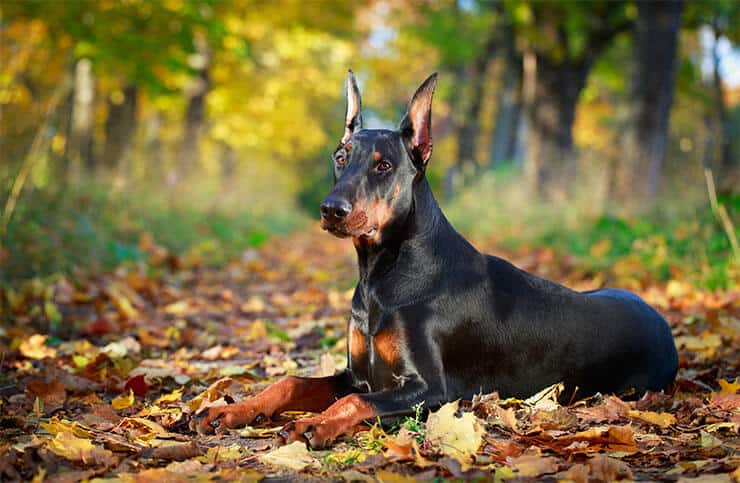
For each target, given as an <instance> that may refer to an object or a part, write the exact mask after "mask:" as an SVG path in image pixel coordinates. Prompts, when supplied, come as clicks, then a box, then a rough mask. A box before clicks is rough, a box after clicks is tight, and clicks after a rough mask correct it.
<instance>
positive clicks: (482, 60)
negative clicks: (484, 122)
mask: <svg viewBox="0 0 740 483" xmlns="http://www.w3.org/2000/svg"><path fill="white" fill-rule="evenodd" d="M495 47H496V44H495V42H494V41H493V39H492V40H491V41H489V42H488V43H487V44H486V46H485V48H484V49H483V51H482V52H481V53H480V55H479V56H478V57H477V58H476V59H475V60H474V61H473V63H472V65H470V66H469V67H467V68H466V66H461V67H460V69H459V70H458V72H457V75H456V76H455V77H456V83H457V85H458V86H464V88H463V87H461V88H460V92H459V93H458V94H457V96H458V98H457V99H456V102H455V104H456V105H458V106H459V115H458V119H457V159H456V160H455V164H454V165H452V166H450V167H449V168H448V171H447V174H446V178H447V180H446V183H445V184H446V186H447V195H448V196H449V197H452V196H454V191H455V186H456V185H457V184H458V183H459V181H460V180H459V179H457V178H458V177H459V176H460V175H461V174H462V171H463V169H464V167H465V166H468V165H475V163H476V161H477V159H476V158H477V155H478V140H479V137H480V110H481V104H482V103H481V100H482V98H483V90H484V87H485V81H486V73H487V71H488V65H489V63H490V61H491V59H492V58H493V55H494V53H495V51H496V48H495Z"/></svg>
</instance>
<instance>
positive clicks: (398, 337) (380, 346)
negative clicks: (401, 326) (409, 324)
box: [373, 327, 403, 367]
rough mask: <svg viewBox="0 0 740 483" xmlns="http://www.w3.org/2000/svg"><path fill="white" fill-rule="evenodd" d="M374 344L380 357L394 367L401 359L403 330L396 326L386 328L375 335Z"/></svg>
mask: <svg viewBox="0 0 740 483" xmlns="http://www.w3.org/2000/svg"><path fill="white" fill-rule="evenodd" d="M373 346H374V348H375V353H376V354H377V355H378V357H380V358H381V359H382V360H383V361H384V362H385V363H386V364H388V365H389V366H391V367H394V366H396V365H397V364H398V363H399V362H400V361H401V347H403V332H401V331H400V330H398V329H397V328H395V327H387V328H384V329H383V330H381V331H380V332H378V334H377V335H375V337H373Z"/></svg>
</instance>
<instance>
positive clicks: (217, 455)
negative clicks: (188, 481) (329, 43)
mask: <svg viewBox="0 0 740 483" xmlns="http://www.w3.org/2000/svg"><path fill="white" fill-rule="evenodd" d="M243 457H244V451H243V448H242V447H241V446H239V445H238V444H232V445H231V446H214V447H212V448H208V451H207V452H206V454H204V455H203V456H200V457H199V458H198V461H200V462H202V463H206V464H212V465H215V464H218V463H219V462H222V461H236V460H240V459H242V458H243Z"/></svg>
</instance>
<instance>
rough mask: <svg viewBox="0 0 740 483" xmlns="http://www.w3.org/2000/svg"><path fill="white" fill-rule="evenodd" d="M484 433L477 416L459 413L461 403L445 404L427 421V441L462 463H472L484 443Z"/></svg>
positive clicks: (469, 413) (470, 413)
mask: <svg viewBox="0 0 740 483" xmlns="http://www.w3.org/2000/svg"><path fill="white" fill-rule="evenodd" d="M484 432H485V431H484V430H483V425H482V424H481V422H480V420H479V419H478V418H477V417H476V416H475V414H473V413H472V412H459V401H454V402H451V403H447V404H445V405H444V406H442V407H441V408H439V410H438V411H437V412H434V413H431V414H429V418H428V419H427V440H429V441H430V442H431V443H432V444H433V445H435V446H437V447H438V448H440V450H441V451H442V453H444V454H446V455H447V456H451V457H453V458H455V459H457V460H458V461H460V462H462V463H468V462H470V460H471V456H472V455H473V454H475V452H476V451H477V450H478V448H479V447H480V445H481V443H482V442H483V433H484Z"/></svg>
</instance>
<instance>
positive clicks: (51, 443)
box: [47, 431, 113, 466]
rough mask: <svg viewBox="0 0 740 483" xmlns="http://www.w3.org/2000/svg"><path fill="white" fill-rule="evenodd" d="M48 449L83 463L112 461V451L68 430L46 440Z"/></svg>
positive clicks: (107, 463)
mask: <svg viewBox="0 0 740 483" xmlns="http://www.w3.org/2000/svg"><path fill="white" fill-rule="evenodd" d="M47 447H48V449H49V451H51V452H52V453H54V454H55V455H57V456H61V457H62V458H66V459H68V460H70V461H78V462H82V463H84V464H92V465H106V466H107V465H109V464H111V463H112V462H113V452H112V451H108V450H106V449H103V448H99V447H97V446H95V445H94V444H92V443H91V442H90V440H87V439H84V438H78V437H77V436H75V435H74V434H72V433H70V432H66V431H65V432H62V433H59V434H57V435H56V438H54V439H50V440H48V443H47Z"/></svg>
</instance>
